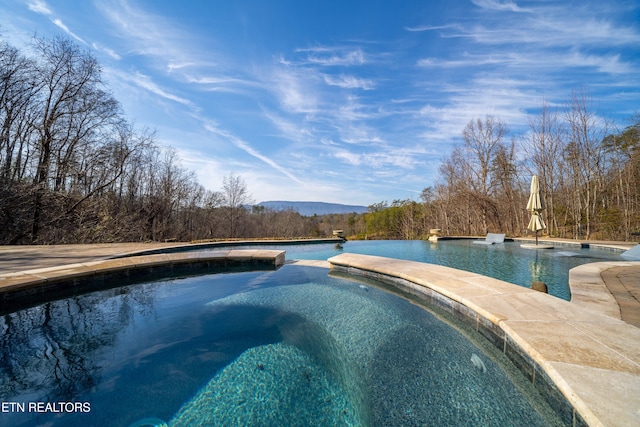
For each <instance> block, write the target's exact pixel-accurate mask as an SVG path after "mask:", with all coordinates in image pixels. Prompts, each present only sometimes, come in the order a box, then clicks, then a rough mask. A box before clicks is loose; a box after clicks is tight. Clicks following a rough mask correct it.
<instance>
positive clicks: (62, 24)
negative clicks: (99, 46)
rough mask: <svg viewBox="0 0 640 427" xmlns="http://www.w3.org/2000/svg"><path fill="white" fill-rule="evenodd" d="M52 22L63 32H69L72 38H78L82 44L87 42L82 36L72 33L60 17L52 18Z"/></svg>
mask: <svg viewBox="0 0 640 427" xmlns="http://www.w3.org/2000/svg"><path fill="white" fill-rule="evenodd" d="M51 22H53V23H54V24H55V25H56V26H57V27H58V28H61V29H62V30H63V31H64V32H65V33H67V34H69V35H70V36H71V37H73V38H74V39H76V40H78V41H79V42H80V43H82V44H87V42H85V41H84V40H82V38H81V37H80V36H78V35H76V34H74V33H73V32H72V31H71V30H70V29H69V28H68V27H67V26H66V25H64V23H63V22H62V21H61V20H60V19H52V20H51Z"/></svg>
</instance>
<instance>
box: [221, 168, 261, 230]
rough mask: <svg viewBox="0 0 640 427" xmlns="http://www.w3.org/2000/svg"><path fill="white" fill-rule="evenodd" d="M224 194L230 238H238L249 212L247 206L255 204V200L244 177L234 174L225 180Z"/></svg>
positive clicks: (225, 213) (224, 207) (223, 184)
mask: <svg viewBox="0 0 640 427" xmlns="http://www.w3.org/2000/svg"><path fill="white" fill-rule="evenodd" d="M222 194H223V198H224V206H223V210H224V216H225V219H226V222H227V229H228V232H229V237H238V231H239V227H240V222H241V219H242V217H243V216H244V214H245V213H246V212H247V209H246V208H247V205H251V204H253V203H254V202H253V199H252V198H251V195H250V194H249V190H248V188H247V184H246V183H245V182H244V180H243V179H242V177H240V176H236V175H234V174H233V173H231V174H229V175H228V176H225V177H224V178H223V181H222Z"/></svg>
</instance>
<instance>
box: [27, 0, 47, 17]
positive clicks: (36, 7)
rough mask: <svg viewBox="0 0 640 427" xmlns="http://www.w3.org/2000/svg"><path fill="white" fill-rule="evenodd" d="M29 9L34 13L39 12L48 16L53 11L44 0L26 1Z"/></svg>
mask: <svg viewBox="0 0 640 427" xmlns="http://www.w3.org/2000/svg"><path fill="white" fill-rule="evenodd" d="M27 6H28V7H29V10H31V11H32V12H35V13H39V14H41V15H46V16H49V15H51V14H52V13H53V12H52V11H51V9H50V8H49V5H47V3H46V2H45V1H44V0H32V1H29V2H28V3H27Z"/></svg>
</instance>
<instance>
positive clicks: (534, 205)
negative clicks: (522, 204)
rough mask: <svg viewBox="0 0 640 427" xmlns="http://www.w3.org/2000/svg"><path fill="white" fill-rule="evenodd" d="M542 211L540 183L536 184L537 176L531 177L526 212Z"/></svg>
mask: <svg viewBox="0 0 640 427" xmlns="http://www.w3.org/2000/svg"><path fill="white" fill-rule="evenodd" d="M543 209H544V205H543V204H542V199H541V198H540V183H539V182H538V175H533V177H532V178H531V194H529V201H528V202H527V210H528V211H529V212H531V213H533V212H540V211H541V210H543Z"/></svg>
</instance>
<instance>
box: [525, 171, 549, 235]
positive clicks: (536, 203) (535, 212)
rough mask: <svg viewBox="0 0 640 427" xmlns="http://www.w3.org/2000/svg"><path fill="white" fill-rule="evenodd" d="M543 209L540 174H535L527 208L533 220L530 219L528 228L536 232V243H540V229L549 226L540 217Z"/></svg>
mask: <svg viewBox="0 0 640 427" xmlns="http://www.w3.org/2000/svg"><path fill="white" fill-rule="evenodd" d="M543 209H544V205H543V204H542V199H541V198H540V184H539V183H538V176H537V175H533V177H532V178H531V194H530V195H529V201H528V202H527V210H528V211H529V212H531V220H530V221H529V225H528V226H527V228H528V229H529V230H531V231H533V232H535V233H536V245H537V244H538V231H540V230H544V229H545V228H547V226H546V225H545V224H544V221H543V220H542V218H540V212H541V211H542V210H543Z"/></svg>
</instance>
